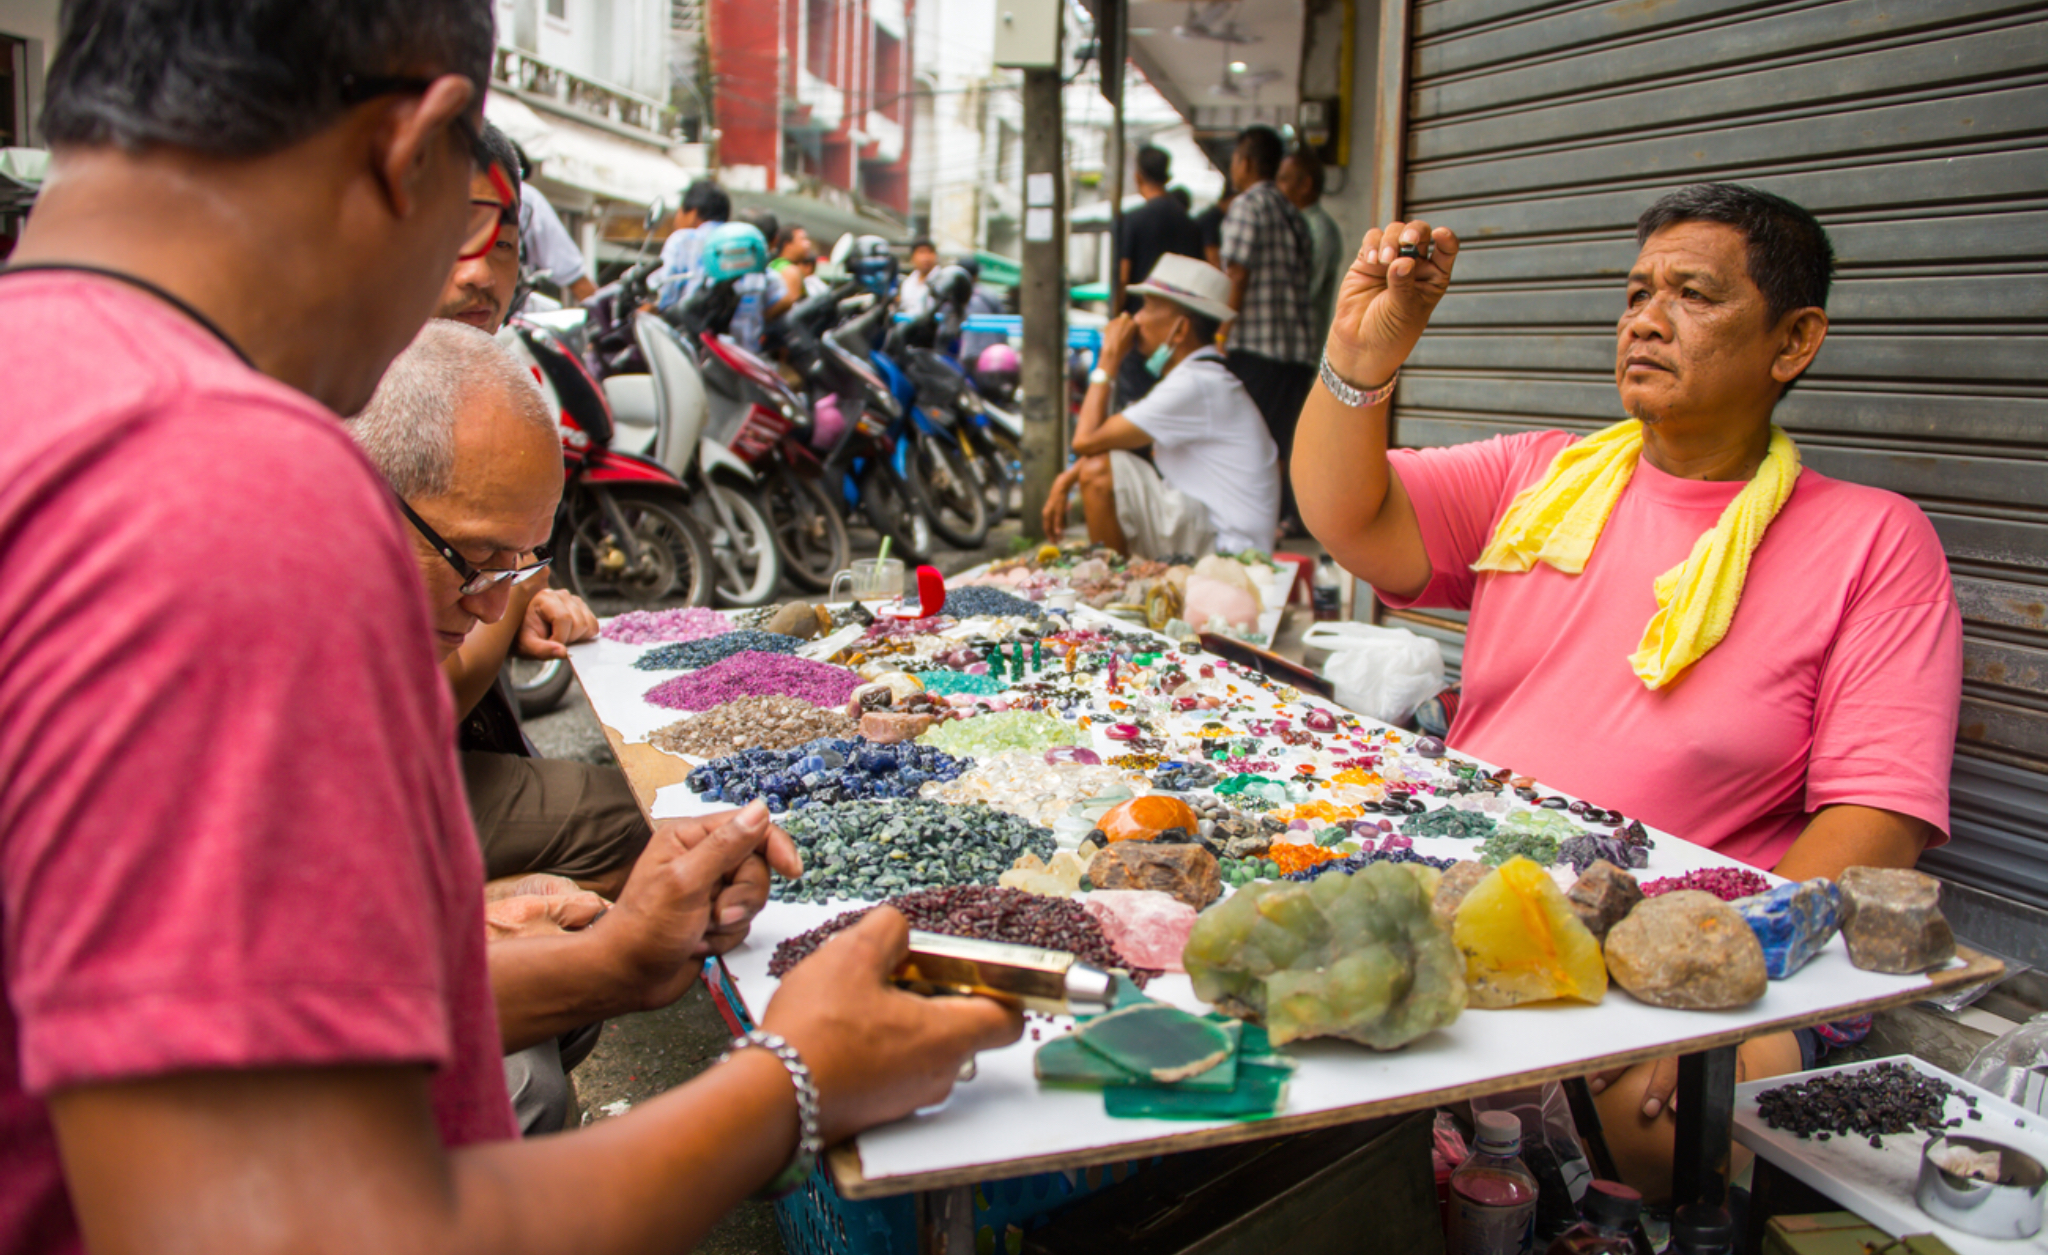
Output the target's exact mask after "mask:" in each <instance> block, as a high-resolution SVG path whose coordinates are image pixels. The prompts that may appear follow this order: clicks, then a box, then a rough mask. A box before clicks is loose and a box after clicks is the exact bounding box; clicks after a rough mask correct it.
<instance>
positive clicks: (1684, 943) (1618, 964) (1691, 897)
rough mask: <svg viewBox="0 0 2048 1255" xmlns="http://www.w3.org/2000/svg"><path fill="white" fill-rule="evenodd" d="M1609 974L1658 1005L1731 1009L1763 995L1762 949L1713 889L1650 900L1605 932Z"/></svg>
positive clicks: (1764, 978) (1698, 1009)
mask: <svg viewBox="0 0 2048 1255" xmlns="http://www.w3.org/2000/svg"><path fill="white" fill-rule="evenodd" d="M1606 954H1607V971H1608V974H1609V975H1611V976H1613V977H1614V981H1615V983H1616V984H1618V985H1620V986H1621V987H1622V988H1623V989H1626V990H1628V991H1629V993H1631V994H1633V995H1634V996H1635V997H1636V998H1638V999H1640V1000H1641V1001H1643V1002H1647V1003H1649V1004H1650V1005H1651V1006H1655V1007H1676V1008H1679V1009H1680V1010H1686V1011H1727V1010H1732V1009H1734V1008H1736V1007H1745V1006H1748V1005H1749V1004H1750V1003H1752V1002H1755V1001H1756V1000H1757V999H1758V998H1761V997H1763V996H1764V987H1765V986H1766V985H1767V984H1768V983H1769V977H1768V976H1767V975H1766V974H1765V971H1764V948H1763V945H1762V944H1761V943H1759V942H1758V941H1757V939H1756V934H1755V933H1754V932H1752V931H1751V930H1750V927H1749V924H1748V923H1747V922H1746V921H1744V920H1743V918H1742V916H1741V915H1739V914H1737V913H1736V911H1735V908H1733V907H1731V906H1729V905H1728V904H1727V903H1726V902H1723V901H1721V899H1719V898H1717V897H1715V896H1714V895H1713V894H1711V893H1700V892H1697V891H1695V890H1690V889H1686V890H1680V891H1679V892H1677V893H1667V894H1664V895H1663V896H1662V897H1656V898H1649V899H1646V900H1645V901H1644V902H1643V903H1642V904H1641V905H1640V906H1638V907H1636V909H1635V910H1633V911H1630V912H1629V914H1628V918H1627V919H1624V920H1622V921H1621V922H1620V923H1619V924H1616V925H1615V926H1614V927H1613V928H1612V929H1610V930H1609V931H1608V933H1607V945H1606Z"/></svg>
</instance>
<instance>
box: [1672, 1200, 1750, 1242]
mask: <svg viewBox="0 0 2048 1255" xmlns="http://www.w3.org/2000/svg"><path fill="white" fill-rule="evenodd" d="M1671 1255H1735V1220H1734V1218H1733V1217H1732V1216H1730V1215H1729V1214H1728V1211H1727V1209H1726V1208H1723V1207H1716V1206H1714V1205H1713V1204H1711V1203H1687V1204H1686V1205H1685V1206H1683V1207H1681V1208H1679V1209H1678V1210H1677V1211H1676V1212H1673V1213H1672V1216H1671Z"/></svg>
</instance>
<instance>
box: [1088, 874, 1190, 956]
mask: <svg viewBox="0 0 2048 1255" xmlns="http://www.w3.org/2000/svg"><path fill="white" fill-rule="evenodd" d="M1081 905H1082V906H1084V907H1086V908H1088V913H1089V914H1090V915H1093V916H1094V917H1095V921H1096V923H1098V924H1101V925H1102V931H1103V933H1104V934H1105V935H1106V936H1108V938H1109V944H1111V945H1113V946H1115V947H1116V952H1117V953H1118V954H1120V955H1122V956H1123V960H1124V962H1126V963H1128V964H1130V965H1131V966H1132V967H1149V968H1157V969H1163V970H1165V971H1168V972H1179V971H1185V970H1186V969H1184V968H1183V967H1182V966H1181V962H1180V953H1181V951H1182V950H1183V949H1185V948H1186V947H1187V944H1188V932H1189V931H1190V930H1191V929H1193V928H1194V926H1195V908H1194V907H1191V906H1189V905H1188V904H1187V903H1185V902H1182V901H1181V900H1180V899H1178V898H1176V897H1174V896H1173V895H1172V894H1170V893H1161V892H1159V891H1158V890H1156V889H1097V890H1096V891H1095V892H1093V893H1091V894H1089V895H1088V896H1087V897H1086V898H1084V899H1082V902H1081Z"/></svg>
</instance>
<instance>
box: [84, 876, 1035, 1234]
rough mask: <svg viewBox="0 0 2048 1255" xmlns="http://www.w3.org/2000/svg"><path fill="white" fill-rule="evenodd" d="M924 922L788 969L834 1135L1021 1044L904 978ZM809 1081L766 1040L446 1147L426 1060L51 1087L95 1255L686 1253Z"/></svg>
mask: <svg viewBox="0 0 2048 1255" xmlns="http://www.w3.org/2000/svg"><path fill="white" fill-rule="evenodd" d="M908 938H909V929H908V927H907V926H906V925H905V924H904V922H903V919H902V917H901V916H900V915H897V914H896V913H895V912H893V911H888V910H886V909H885V910H879V911H876V912H873V913H872V914H871V915H870V917H869V918H868V919H866V920H863V921H862V922H861V924H859V925H857V926H856V927H854V928H852V929H849V930H847V931H846V932H845V933H843V934H841V936H840V937H835V938H833V939H832V941H831V942H828V943H827V945H826V946H825V947H822V948H820V950H819V951H818V953H817V954H816V955H814V956H813V957H812V958H811V959H809V960H807V961H806V962H805V963H804V964H802V965H800V966H799V967H798V968H797V969H796V970H795V971H793V972H791V973H790V975H789V977H788V978H786V979H785V980H784V982H783V990H784V991H785V992H786V993H787V995H788V996H787V997H784V996H778V997H777V998H776V1000H775V1002H774V1003H773V1004H771V1005H770V1006H769V1008H768V1014H767V1016H766V1027H767V1028H768V1029H769V1030H770V1031H773V1032H777V1033H780V1034H781V1035H782V1036H784V1037H785V1038H787V1039H788V1040H789V1041H790V1042H791V1043H792V1044H794V1045H795V1046H796V1047H797V1049H798V1050H799V1051H800V1052H801V1053H802V1055H803V1057H804V1060H805V1062H806V1063H807V1064H809V1066H810V1068H811V1070H812V1073H813V1075H814V1077H815V1079H816V1081H817V1084H818V1087H819V1090H820V1093H821V1095H822V1104H821V1106H822V1112H821V1114H822V1123H823V1126H824V1127H823V1133H824V1136H825V1140H826V1141H827V1142H828V1143H829V1142H835V1141H838V1140H840V1139H843V1138H845V1137H847V1136H850V1135H851V1134H852V1133H855V1132H858V1131H859V1130H860V1129H863V1128H866V1127H869V1126H871V1125H874V1124H877V1123H881V1122H883V1121H886V1120H890V1119H894V1118H896V1117H898V1116H901V1115H905V1114H908V1113H909V1112H910V1111H911V1110H913V1109H915V1108H917V1107H921V1106H926V1105H929V1104H930V1103H933V1102H935V1101H938V1100H939V1099H940V1098H942V1097H944V1095H945V1094H946V1092H947V1091H948V1090H950V1088H951V1086H952V1081H953V1078H954V1075H955V1073H956V1072H957V1070H958V1067H959V1063H960V1060H961V1059H962V1058H964V1057H965V1056H966V1055H967V1054H968V1053H970V1052H972V1051H974V1050H980V1049H988V1048H992V1047H994V1046H997V1045H1001V1044H1003V1043H1005V1042H1008V1041H1012V1040H1015V1038H1016V1037H1017V1035H1018V1032H1019V1031H1020V1028H1021V1021H1020V1020H1019V1017H1018V1016H1017V1015H1016V1014H1015V1013H1014V1012H1010V1011H1007V1010H1005V1009H1004V1008H1002V1007H1000V1006H998V1005H997V1004H995V1003H993V1002H990V1001H988V1000H987V999H982V998H931V999H927V998H919V997H917V996H915V995H912V994H907V993H904V992H902V991H900V990H893V989H890V988H889V987H888V986H887V985H886V983H885V978H886V974H887V973H888V972H889V971H891V970H893V969H894V967H895V966H896V964H897V963H898V962H900V961H901V957H902V955H903V954H904V953H905V950H906V946H907V943H908ZM793 1095H794V1091H793V1089H792V1087H791V1084H790V1080H789V1076H788V1073H787V1072H785V1071H784V1069H783V1067H782V1065H781V1064H780V1063H778V1062H777V1061H776V1060H775V1059H773V1058H772V1057H770V1056H769V1055H768V1054H767V1053H766V1052H765V1051H759V1050H747V1051H742V1052H740V1053H739V1054H738V1055H737V1056H735V1057H734V1058H733V1060H732V1061H731V1062H729V1063H726V1064H723V1065H721V1066H719V1067H716V1068H713V1069H712V1070H711V1071H709V1072H707V1073H705V1074H704V1075H702V1076H700V1077H698V1078H697V1079H696V1080H694V1081H692V1082H690V1083H689V1084H688V1085H686V1086H683V1087H682V1088H680V1089H676V1090H672V1091H670V1092H669V1093H667V1094H664V1095H663V1096H661V1097H660V1098H657V1099H655V1100H653V1101H652V1102H648V1103H644V1104H642V1105H641V1106H639V1107H637V1108H635V1109H634V1111H633V1112H632V1113H631V1114H630V1115H627V1116H624V1117H621V1118H619V1119H616V1120H607V1121H604V1122H602V1123H600V1124H598V1125H595V1126H593V1127H591V1128H589V1129H584V1130H578V1131H574V1132H570V1133H566V1134H562V1135H559V1136H555V1137H546V1138H536V1139H533V1140H530V1141H522V1142H500V1143H493V1144H489V1145H484V1146H476V1147H470V1148H466V1149H461V1150H456V1151H453V1152H450V1151H446V1150H444V1149H443V1148H442V1146H441V1144H440V1140H439V1138H438V1136H437V1134H436V1131H435V1127H434V1124H433V1120H432V1116H431V1110H430V1105H429V1097H428V1085H427V1075H426V1073H425V1071H424V1070H423V1069H420V1068H412V1067H361V1068H307V1069H280V1070H267V1071H265V1070H256V1071H243V1072H210V1073H209V1072H200V1073H186V1074H181V1075H176V1076H170V1077H163V1078H158V1079H152V1080H144V1081H133V1082H123V1083H117V1084H106V1085H94V1086H86V1087H81V1088H77V1089H71V1090H66V1091H62V1092H60V1093H58V1094H55V1095H53V1096H52V1098H51V1101H50V1110H51V1116H52V1119H53V1121H54V1123H55V1125H56V1130H57V1140H58V1146H59V1150H60V1152H61V1154H62V1157H63V1163H64V1172H65V1180H66V1184H67V1186H68V1188H69V1191H70V1195H71V1199H72V1203H73V1206H74V1207H75V1208H76V1210H77V1213H78V1216H79V1220H80V1223H81V1225H82V1226H83V1228H84V1231H85V1238H86V1245H87V1246H88V1247H89V1248H90V1249H92V1250H93V1251H95V1252H98V1253H100V1255H129V1253H131V1252H168V1253H171V1255H181V1253H183V1252H193V1253H195V1255H197V1253H201V1252H205V1253H210V1252H214V1251H222V1250H228V1251H236V1252H252V1253H255V1255H263V1253H267V1252H279V1253H283V1252H292V1253H293V1255H326V1253H327V1252H336V1253H340V1252H358V1251H378V1252H391V1253H394V1255H414V1253H415V1252H417V1253H419V1255H441V1253H446V1255H468V1253H469V1252H476V1253H477V1255H522V1253H523V1252H529V1251H531V1252H556V1251H562V1250H576V1251H578V1252H582V1253H584V1255H608V1253H610V1252H615V1251H617V1252H623V1251H657V1250H673V1251H677V1252H682V1251H687V1250H689V1249H691V1248H693V1247H694V1246H695V1245H696V1244H697V1242H698V1241H699V1240H700V1239H701V1238H702V1237H703V1235H704V1233H705V1231H706V1230H708V1229H709V1228H710V1227H711V1225H712V1224H713V1223H715V1222H716V1221H717V1220H718V1218H719V1217H720V1216H722V1215H724V1214H725V1212H727V1211H728V1210H730V1209H731V1208H732V1207H733V1205H734V1204H736V1203H738V1202H739V1201H740V1200H741V1199H742V1198H744V1197H745V1196H746V1195H747V1194H748V1193H749V1192H751V1191H752V1190H754V1189H756V1188H758V1187H759V1186H760V1185H761V1183H762V1182H764V1181H766V1180H767V1179H768V1178H769V1177H771V1176H772V1175H773V1174H774V1173H775V1172H776V1170H777V1169H779V1168H780V1167H781V1166H782V1164H783V1163H785V1162H787V1160H788V1158H789V1156H790V1154H791V1153H792V1152H793V1150H794V1148H795V1145H796V1133H797V1121H796V1103H795V1099H794V1096H793Z"/></svg>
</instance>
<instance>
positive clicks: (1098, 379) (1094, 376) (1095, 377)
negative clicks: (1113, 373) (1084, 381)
mask: <svg viewBox="0 0 2048 1255" xmlns="http://www.w3.org/2000/svg"><path fill="white" fill-rule="evenodd" d="M1108 382H1109V372H1108V371H1106V370H1104V369H1102V367H1100V366H1097V367H1096V368H1095V369H1094V370H1091V371H1089V372H1088V386H1089V387H1091V388H1092V387H1094V386H1095V385H1096V384H1099V383H1108Z"/></svg>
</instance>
